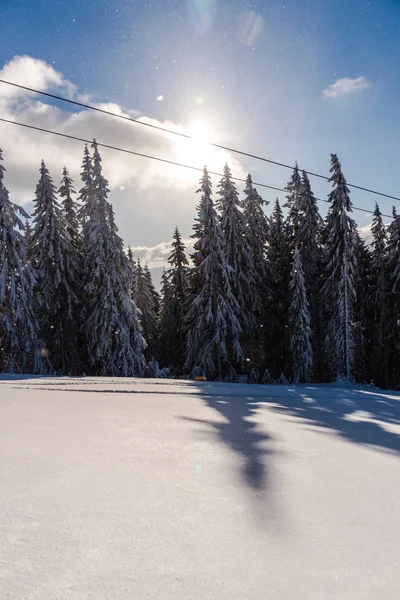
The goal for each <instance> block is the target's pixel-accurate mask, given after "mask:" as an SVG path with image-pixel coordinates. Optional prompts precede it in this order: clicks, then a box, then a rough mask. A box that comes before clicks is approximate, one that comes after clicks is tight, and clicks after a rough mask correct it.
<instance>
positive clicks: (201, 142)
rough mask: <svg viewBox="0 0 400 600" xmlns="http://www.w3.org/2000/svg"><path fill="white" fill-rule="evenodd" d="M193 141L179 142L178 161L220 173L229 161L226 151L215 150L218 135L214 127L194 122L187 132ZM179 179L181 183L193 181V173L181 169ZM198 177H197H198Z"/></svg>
mask: <svg viewBox="0 0 400 600" xmlns="http://www.w3.org/2000/svg"><path fill="white" fill-rule="evenodd" d="M185 133H187V135H189V136H190V138H191V139H186V140H182V139H181V140H179V141H178V142H177V145H176V146H175V148H176V160H177V161H178V162H180V163H183V164H186V165H190V166H193V167H197V168H200V169H202V168H203V167H204V166H207V168H208V170H211V171H219V170H221V169H222V167H223V165H224V163H225V162H226V161H227V155H226V153H225V152H224V151H222V150H219V149H218V148H214V147H213V146H212V145H211V144H212V143H213V142H216V140H217V134H216V131H215V129H214V127H213V126H212V125H211V124H210V123H209V122H206V121H194V122H192V123H191V124H190V125H189V126H188V127H187V128H186V130H185ZM177 173H179V175H178V177H179V180H181V181H192V180H193V171H190V170H189V169H188V170H186V169H180V170H179V172H178V171H177ZM196 177H197V175H196Z"/></svg>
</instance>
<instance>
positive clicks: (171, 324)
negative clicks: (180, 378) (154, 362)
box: [158, 269, 182, 366]
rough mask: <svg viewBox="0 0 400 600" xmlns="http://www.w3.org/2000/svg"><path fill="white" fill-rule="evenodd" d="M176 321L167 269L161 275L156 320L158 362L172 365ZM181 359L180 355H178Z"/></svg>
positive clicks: (174, 362) (174, 355)
mask: <svg viewBox="0 0 400 600" xmlns="http://www.w3.org/2000/svg"><path fill="white" fill-rule="evenodd" d="M177 330H178V323H177V318H176V303H175V299H174V296H173V293H172V285H171V283H170V278H169V276H168V273H167V271H165V269H164V271H163V274H162V276H161V306H160V315H159V321H158V332H159V340H160V362H161V364H162V365H164V366H169V365H174V366H177V365H178V364H180V363H176V361H175V360H174V359H175V357H176V354H177V351H176V338H177ZM179 358H180V359H182V357H181V356H180V357H179Z"/></svg>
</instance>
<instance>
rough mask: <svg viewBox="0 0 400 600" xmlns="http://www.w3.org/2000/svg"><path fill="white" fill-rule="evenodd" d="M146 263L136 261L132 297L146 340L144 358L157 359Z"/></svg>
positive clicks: (155, 322)
mask: <svg viewBox="0 0 400 600" xmlns="http://www.w3.org/2000/svg"><path fill="white" fill-rule="evenodd" d="M146 267H147V265H146V266H145V267H144V268H143V267H142V265H141V262H140V260H138V261H137V263H136V270H135V276H134V287H133V299H134V301H135V304H136V306H137V308H138V309H139V311H140V313H139V319H140V322H141V325H142V331H143V337H144V338H145V340H146V342H147V348H146V352H145V355H146V358H147V359H148V360H157V359H158V348H159V347H158V331H157V321H158V315H157V312H156V309H157V307H156V305H155V298H154V294H153V285H152V284H151V285H150V278H149V276H148V275H147V273H149V271H148V268H147V269H146Z"/></svg>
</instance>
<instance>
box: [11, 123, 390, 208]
mask: <svg viewBox="0 0 400 600" xmlns="http://www.w3.org/2000/svg"><path fill="white" fill-rule="evenodd" d="M0 121H1V122H3V123H8V124H10V125H18V126H19V127H25V128H26V129H33V130H35V131H41V132H42V133H50V134H51V135H56V136H58V137H63V138H67V139H69V140H75V141H77V142H83V143H84V144H91V143H92V140H87V139H85V138H81V137H78V136H75V135H69V134H67V133H61V132H60V131H52V130H50V129H44V128H43V127H37V126H35V125H28V124H27V123H20V122H18V121H11V120H10V119H4V118H2V117H0ZM96 143H97V145H98V146H100V147H101V148H107V149H108V150H116V151H117V152H124V153H125V154H132V155H133V156H140V157H141V158H147V159H149V160H156V161H158V162H162V163H165V164H168V165H173V166H176V167H181V168H184V169H191V170H192V171H199V172H201V173H202V172H203V169H202V168H200V167H194V166H193V165H185V164H183V163H179V162H177V161H174V160H168V159H166V158H160V157H158V156H151V155H150V154H143V153H142V152H135V151H134V150H128V149H127V148H119V147H118V146H111V145H110V144H103V143H101V142H96ZM208 173H209V174H210V175H215V176H216V177H223V174H222V173H217V172H215V171H208ZM232 179H233V180H234V181H240V182H241V183H246V179H242V178H241V177H233V176H232ZM253 185H254V186H257V187H263V188H267V189H269V190H275V191H277V192H286V191H287V190H285V189H284V188H279V187H275V186H273V185H268V184H266V183H257V182H253ZM316 200H318V201H319V202H327V203H328V204H330V202H329V200H326V199H324V198H316ZM353 209H354V210H358V211H361V212H366V213H369V214H371V215H373V214H374V212H373V211H372V210H367V209H366V208H358V207H357V206H353ZM382 216H383V217H387V218H389V219H393V217H392V216H391V215H385V214H382Z"/></svg>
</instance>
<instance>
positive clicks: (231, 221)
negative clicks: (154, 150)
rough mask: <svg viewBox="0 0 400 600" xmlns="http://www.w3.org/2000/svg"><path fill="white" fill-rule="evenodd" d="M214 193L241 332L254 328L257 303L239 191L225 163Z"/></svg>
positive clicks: (252, 264) (255, 326)
mask: <svg viewBox="0 0 400 600" xmlns="http://www.w3.org/2000/svg"><path fill="white" fill-rule="evenodd" d="M217 194H218V196H219V200H218V202H217V207H218V208H219V211H220V223H221V230H222V236H223V250H224V254H225V257H226V260H227V263H228V265H229V266H230V267H231V269H232V270H233V277H232V291H233V294H234V296H235V298H236V300H237V301H238V303H239V307H240V315H239V319H240V322H241V326H242V330H243V332H244V333H250V332H252V331H255V330H256V329H257V325H258V323H257V317H256V312H257V310H258V309H259V305H260V302H259V297H258V293H257V290H256V281H255V265H254V263H253V256H252V252H251V249H250V246H249V241H248V236H247V232H246V223H245V218H244V215H243V213H242V211H241V209H240V201H239V194H238V191H237V188H236V184H235V182H234V181H233V180H232V174H231V170H230V168H229V167H228V165H227V164H225V166H224V176H223V178H222V179H221V181H220V183H219V185H218V192H217Z"/></svg>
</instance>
